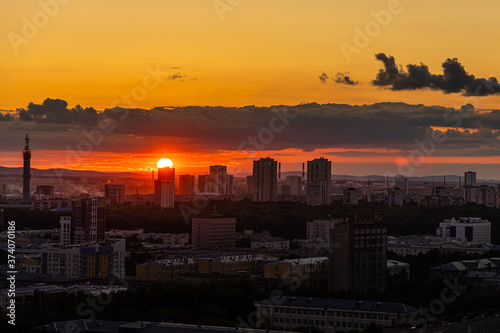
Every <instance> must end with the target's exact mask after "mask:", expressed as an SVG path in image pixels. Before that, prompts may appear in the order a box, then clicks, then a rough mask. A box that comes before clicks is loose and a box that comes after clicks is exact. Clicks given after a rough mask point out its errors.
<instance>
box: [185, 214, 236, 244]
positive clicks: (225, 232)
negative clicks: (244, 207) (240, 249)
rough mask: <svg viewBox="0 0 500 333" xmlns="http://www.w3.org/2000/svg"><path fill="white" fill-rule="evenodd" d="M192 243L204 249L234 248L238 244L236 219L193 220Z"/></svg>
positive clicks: (211, 218)
mask: <svg viewBox="0 0 500 333" xmlns="http://www.w3.org/2000/svg"><path fill="white" fill-rule="evenodd" d="M191 241H192V244H193V245H194V246H197V247H203V248H213V247H233V246H235V243H236V219H235V218H225V217H217V216H213V217H209V218H193V219H192V223H191Z"/></svg>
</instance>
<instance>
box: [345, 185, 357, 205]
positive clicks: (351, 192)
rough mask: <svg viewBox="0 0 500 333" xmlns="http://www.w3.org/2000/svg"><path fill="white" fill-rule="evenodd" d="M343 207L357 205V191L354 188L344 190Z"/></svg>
mask: <svg viewBox="0 0 500 333" xmlns="http://www.w3.org/2000/svg"><path fill="white" fill-rule="evenodd" d="M343 199H344V205H357V204H358V203H359V191H358V190H356V189H355V188H352V187H350V188H347V189H345V190H344V198H343Z"/></svg>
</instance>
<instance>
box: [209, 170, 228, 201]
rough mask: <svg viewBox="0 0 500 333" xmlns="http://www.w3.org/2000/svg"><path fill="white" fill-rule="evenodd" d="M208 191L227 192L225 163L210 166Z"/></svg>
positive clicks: (223, 193) (224, 193)
mask: <svg viewBox="0 0 500 333" xmlns="http://www.w3.org/2000/svg"><path fill="white" fill-rule="evenodd" d="M208 192H209V193H214V194H217V195H226V194H227V167H226V166H225V165H211V166H210V182H209V183H208Z"/></svg>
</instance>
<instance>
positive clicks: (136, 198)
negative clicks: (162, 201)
mask: <svg viewBox="0 0 500 333" xmlns="http://www.w3.org/2000/svg"><path fill="white" fill-rule="evenodd" d="M126 198H127V199H126V201H127V202H130V204H131V205H132V206H143V205H144V206H150V205H154V204H155V196H154V194H130V195H127V196H126Z"/></svg>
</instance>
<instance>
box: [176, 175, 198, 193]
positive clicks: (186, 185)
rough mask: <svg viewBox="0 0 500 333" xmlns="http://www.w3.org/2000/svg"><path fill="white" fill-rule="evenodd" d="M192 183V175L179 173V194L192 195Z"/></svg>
mask: <svg viewBox="0 0 500 333" xmlns="http://www.w3.org/2000/svg"><path fill="white" fill-rule="evenodd" d="M194 185H195V184H194V175H179V195H193V194H194V193H195V190H194V189H195V186H194Z"/></svg>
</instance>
